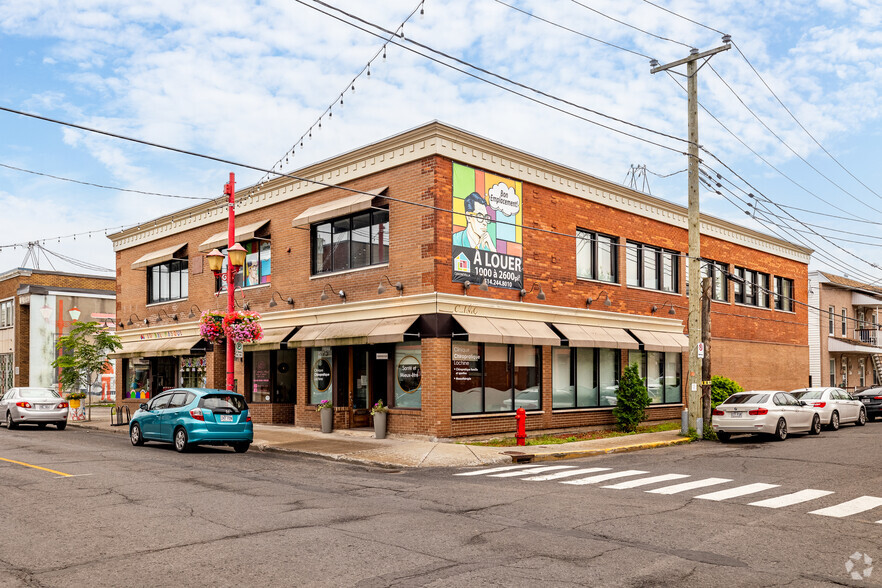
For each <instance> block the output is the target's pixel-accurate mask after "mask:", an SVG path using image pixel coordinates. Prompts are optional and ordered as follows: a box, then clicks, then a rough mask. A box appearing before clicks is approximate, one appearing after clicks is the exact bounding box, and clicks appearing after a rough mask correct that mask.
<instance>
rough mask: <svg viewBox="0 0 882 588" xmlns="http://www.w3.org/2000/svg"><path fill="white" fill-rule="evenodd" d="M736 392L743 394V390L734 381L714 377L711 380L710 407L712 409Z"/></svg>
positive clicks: (723, 377)
mask: <svg viewBox="0 0 882 588" xmlns="http://www.w3.org/2000/svg"><path fill="white" fill-rule="evenodd" d="M738 392H744V388H742V387H741V385H740V384H739V383H738V382H736V381H735V380H730V379H729V378H727V377H725V376H714V377H712V378H711V406H713V407H714V408H716V407H717V405H718V404H722V403H723V401H724V400H726V399H727V398H729V397H730V396H732V395H733V394H737V393H738Z"/></svg>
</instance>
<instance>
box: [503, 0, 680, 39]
mask: <svg viewBox="0 0 882 588" xmlns="http://www.w3.org/2000/svg"><path fill="white" fill-rule="evenodd" d="M497 1H498V0H497ZM570 1H571V2H572V3H573V4H578V5H579V6H581V7H582V8H585V9H587V10H590V11H591V12H593V13H595V14H599V15H600V16H602V17H604V18H608V19H609V20H611V21H613V22H617V23H619V24H620V25H624V26H626V27H628V28H631V29H634V30H635V31H639V32H641V33H643V34H644V35H649V36H650V37H655V38H656V39H659V40H661V41H668V42H671V43H676V44H677V45H681V46H683V47H686V48H687V49H692V46H691V45H687V44H686V43H681V42H680V41H675V40H674V39H669V38H667V37H662V36H661V35H656V34H655V33H651V32H649V31H645V30H643V29H641V28H640V27H636V26H634V25H632V24H630V23H627V22H625V21H623V20H619V19H617V18H614V17H612V16H610V15H608V14H606V13H605V12H601V11H600V10H597V9H595V8H591V7H590V6H588V5H587V4H582V3H581V2H579V0H570Z"/></svg>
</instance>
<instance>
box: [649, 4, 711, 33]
mask: <svg viewBox="0 0 882 588" xmlns="http://www.w3.org/2000/svg"><path fill="white" fill-rule="evenodd" d="M643 1H644V2H646V3H647V4H650V5H652V6H655V7H656V8H658V9H659V10H664V11H665V12H667V13H669V14H673V15H674V16H676V17H677V18H682V19H683V20H688V21H689V22H691V23H692V24H697V25H698V26H700V27H704V28H706V29H708V30H710V31H714V32H715V33H719V34H721V35H725V34H726V33H724V32H723V31H718V30H717V29H715V28H713V27H709V26H707V25H706V24H701V23H700V22H698V21H697V20H692V19H691V18H688V17H686V16H683V15H682V14H677V13H676V12H674V11H673V10H669V9H667V8H665V7H664V6H659V5H658V4H656V3H655V2H650V1H649V0H643Z"/></svg>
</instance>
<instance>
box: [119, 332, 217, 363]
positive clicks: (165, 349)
mask: <svg viewBox="0 0 882 588" xmlns="http://www.w3.org/2000/svg"><path fill="white" fill-rule="evenodd" d="M201 343H202V337H198V336H195V337H171V338H167V339H147V340H143V341H132V342H129V343H123V346H122V349H120V350H119V351H116V352H114V353H109V354H107V357H108V359H122V358H131V357H161V356H165V355H189V354H190V353H201V352H202V351H203V350H202V349H193V348H194V347H196V346H197V345H200V344H201ZM200 346H201V345H200Z"/></svg>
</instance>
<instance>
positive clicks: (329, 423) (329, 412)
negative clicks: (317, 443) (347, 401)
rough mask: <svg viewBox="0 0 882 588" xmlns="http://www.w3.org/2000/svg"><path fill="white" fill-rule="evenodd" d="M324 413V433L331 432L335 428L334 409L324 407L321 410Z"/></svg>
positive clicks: (320, 412) (321, 413)
mask: <svg viewBox="0 0 882 588" xmlns="http://www.w3.org/2000/svg"><path fill="white" fill-rule="evenodd" d="M319 414H320V415H322V433H330V432H331V431H333V430H334V409H333V408H324V409H322V410H320V411H319Z"/></svg>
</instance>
